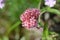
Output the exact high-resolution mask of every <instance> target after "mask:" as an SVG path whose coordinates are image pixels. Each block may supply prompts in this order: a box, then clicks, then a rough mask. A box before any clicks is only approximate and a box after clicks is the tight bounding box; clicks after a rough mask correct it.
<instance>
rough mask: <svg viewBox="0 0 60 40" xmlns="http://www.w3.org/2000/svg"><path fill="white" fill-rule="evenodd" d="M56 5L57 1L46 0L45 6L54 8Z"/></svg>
mask: <svg viewBox="0 0 60 40" xmlns="http://www.w3.org/2000/svg"><path fill="white" fill-rule="evenodd" d="M55 4H56V0H45V5H47V6H49V7H53V6H54V5H55Z"/></svg>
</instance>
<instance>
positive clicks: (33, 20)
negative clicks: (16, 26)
mask: <svg viewBox="0 0 60 40" xmlns="http://www.w3.org/2000/svg"><path fill="white" fill-rule="evenodd" d="M39 14H40V11H39V10H38V9H36V8H29V9H27V10H26V11H25V12H24V13H23V14H22V15H21V16H20V19H21V21H22V26H23V27H25V28H26V29H30V28H33V27H37V26H38V22H37V19H38V17H39Z"/></svg>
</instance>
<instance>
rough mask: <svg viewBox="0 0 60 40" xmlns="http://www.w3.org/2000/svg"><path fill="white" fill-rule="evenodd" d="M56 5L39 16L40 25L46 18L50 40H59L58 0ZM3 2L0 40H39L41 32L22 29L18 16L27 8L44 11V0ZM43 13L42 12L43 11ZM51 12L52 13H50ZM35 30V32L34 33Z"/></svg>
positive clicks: (10, 0) (59, 7) (4, 0)
mask: <svg viewBox="0 0 60 40" xmlns="http://www.w3.org/2000/svg"><path fill="white" fill-rule="evenodd" d="M56 1H57V2H56V5H55V6H54V7H52V8H51V9H56V10H55V11H52V10H48V11H45V12H44V13H43V14H42V15H41V22H42V25H44V24H45V21H46V19H47V18H49V19H48V23H49V25H48V26H49V33H50V34H49V35H50V37H51V38H52V39H51V40H60V16H59V15H58V14H57V13H60V0H56ZM39 3H40V0H3V2H2V4H1V5H0V6H2V5H4V6H2V7H0V40H41V38H42V36H41V35H42V31H39V30H38V29H34V30H33V31H29V30H27V29H25V28H23V27H22V24H21V21H20V15H21V14H22V13H23V12H24V11H25V10H26V9H27V8H38V7H40V9H41V12H42V9H45V8H46V6H45V5H44V0H42V1H41V4H40V6H39ZM43 11H44V10H43ZM51 11H52V12H51ZM35 30H36V31H35Z"/></svg>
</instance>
